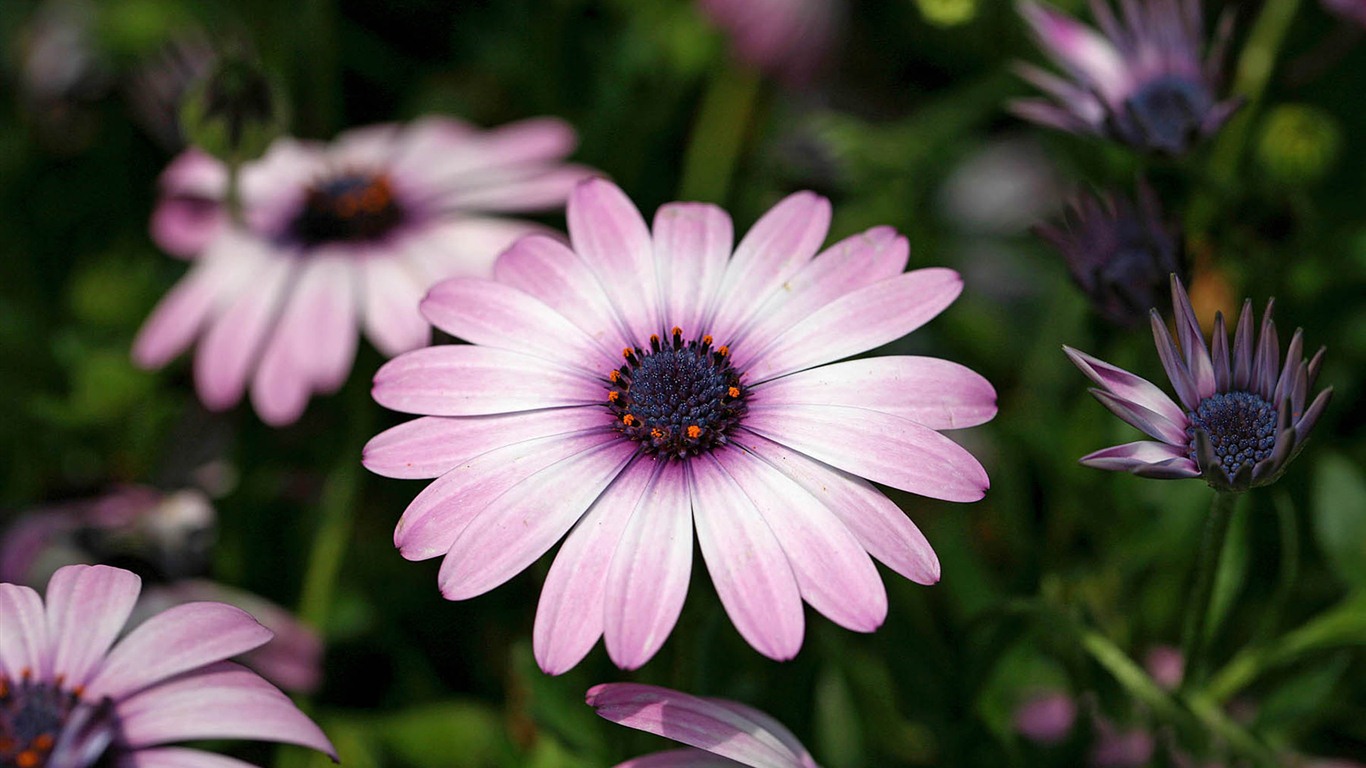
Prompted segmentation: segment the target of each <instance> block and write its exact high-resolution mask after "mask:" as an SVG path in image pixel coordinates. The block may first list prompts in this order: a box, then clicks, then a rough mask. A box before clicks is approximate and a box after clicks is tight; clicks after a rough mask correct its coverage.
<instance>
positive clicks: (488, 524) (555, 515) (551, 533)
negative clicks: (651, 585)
mask: <svg viewBox="0 0 1366 768" xmlns="http://www.w3.org/2000/svg"><path fill="white" fill-rule="evenodd" d="M635 448H636V446H635V445H634V444H633V443H631V442H630V441H628V440H612V441H610V442H608V443H606V444H604V445H602V446H600V447H597V448H591V449H589V450H586V451H584V452H583V453H580V454H579V455H577V456H573V457H571V458H568V459H564V460H563V461H560V462H558V463H556V464H552V465H551V466H549V467H546V468H545V469H543V470H541V471H540V472H537V473H536V474H534V475H532V476H531V477H528V478H527V479H526V480H523V481H522V482H521V483H519V484H517V485H515V486H513V487H512V488H510V489H508V491H507V492H506V493H504V494H503V495H502V496H499V497H498V498H496V499H494V500H493V501H491V502H489V505H488V506H487V507H485V508H484V509H483V510H482V511H481V512H479V514H477V515H476V516H475V517H474V519H473V520H471V521H470V523H469V525H467V526H465V529H464V530H463V531H461V532H460V535H459V536H457V537H456V539H455V542H454V543H453V544H451V549H450V551H449V552H447V553H446V559H445V560H444V561H442V563H441V573H440V575H439V577H438V579H439V581H440V584H441V594H442V595H443V596H445V597H446V599H447V600H467V599H469V598H471V597H477V596H478V595H482V594H484V593H485V592H488V591H489V590H491V589H494V588H495V587H498V586H500V585H502V584H503V583H504V582H506V581H507V580H508V579H511V578H512V577H513V576H516V575H517V574H519V573H521V572H522V571H523V570H524V569H525V568H526V567H527V566H529V565H531V564H532V563H533V562H535V561H536V559H537V558H539V557H540V556H541V555H543V554H545V552H546V550H548V549H550V548H551V547H552V546H554V544H555V542H557V541H559V540H560V539H561V538H563V537H564V535H565V533H566V532H568V530H569V528H570V526H572V525H574V523H575V521H577V520H578V519H579V518H580V517H582V516H583V513H584V512H585V511H586V510H587V509H588V507H589V506H591V505H592V504H593V502H594V501H596V500H597V498H598V496H600V495H601V494H602V492H603V490H604V489H606V488H607V486H608V484H610V483H611V482H612V480H614V479H615V478H616V477H617V475H618V474H620V473H621V470H622V468H624V467H625V466H626V463H627V461H629V460H630V459H631V457H632V456H633V455H634V454H635Z"/></svg>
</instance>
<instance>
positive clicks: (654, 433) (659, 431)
mask: <svg viewBox="0 0 1366 768" xmlns="http://www.w3.org/2000/svg"><path fill="white" fill-rule="evenodd" d="M650 437H653V438H654V439H656V440H658V439H660V438H661V437H664V430H662V429H660V428H659V427H655V428H654V429H652V430H650Z"/></svg>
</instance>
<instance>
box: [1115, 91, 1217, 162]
mask: <svg viewBox="0 0 1366 768" xmlns="http://www.w3.org/2000/svg"><path fill="white" fill-rule="evenodd" d="M1125 106H1126V107H1127V108H1128V111H1129V113H1130V115H1132V116H1133V119H1134V122H1135V123H1136V124H1137V126H1138V129H1139V130H1140V131H1142V133H1143V135H1144V139H1145V140H1146V141H1147V144H1148V146H1150V147H1153V148H1155V149H1161V150H1164V151H1167V152H1172V153H1181V152H1184V151H1185V150H1186V148H1187V147H1188V146H1190V144H1191V142H1192V141H1193V140H1194V139H1195V138H1196V137H1197V136H1198V135H1199V133H1200V125H1201V123H1202V122H1203V121H1204V119H1205V116H1206V115H1207V114H1208V113H1209V110H1210V107H1211V103H1210V95H1209V92H1208V90H1206V89H1205V87H1204V86H1203V85H1202V84H1201V83H1199V82H1198V81H1196V80H1194V79H1192V78H1185V77H1179V76H1176V75H1167V76H1164V77H1159V78H1156V79H1154V80H1152V81H1150V82H1148V83H1145V84H1144V85H1143V86H1142V87H1140V88H1139V89H1138V90H1137V91H1136V92H1135V93H1134V95H1132V96H1130V97H1129V99H1128V101H1126V102H1125Z"/></svg>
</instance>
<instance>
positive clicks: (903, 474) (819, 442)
mask: <svg viewBox="0 0 1366 768" xmlns="http://www.w3.org/2000/svg"><path fill="white" fill-rule="evenodd" d="M745 427H746V428H747V429H749V430H751V431H753V432H756V433H758V434H760V435H762V436H764V437H767V438H769V439H770V440H773V441H774V442H777V443H782V444H783V445H786V446H789V447H791V448H795V449H796V450H798V451H801V452H802V453H805V454H806V455H808V456H810V457H812V458H814V459H817V460H819V461H823V462H825V463H827V464H830V465H832V466H835V467H838V468H840V469H843V470H845V471H846V472H851V473H853V474H856V475H858V476H860V477H866V478H868V479H869V480H872V481H873V482H876V483H882V484H883V485H890V486H892V487H893V488H900V489H901V490H903V491H910V492H911V493H918V494H920V495H921V496H929V497H930V498H933V499H943V500H945V501H976V500H978V499H980V498H982V497H983V496H984V495H985V492H986V489H987V487H988V486H989V484H990V482H989V481H988V480H987V473H986V470H984V469H982V465H981V464H979V463H978V462H977V459H975V458H973V456H972V454H970V453H968V452H967V450H965V449H964V448H963V447H962V446H960V445H958V444H957V443H955V442H953V441H952V440H950V439H948V438H947V437H944V436H943V435H941V434H939V433H938V432H935V431H934V430H932V429H930V428H928V427H924V426H921V425H920V424H917V423H915V422H913V421H908V420H906V419H902V418H899V417H897V416H891V415H888V414H884V413H879V412H877V411H870V410H868V409H866V408H850V407H848V406H836V405H824V406H816V405H802V406H773V407H771V408H770V407H761V406H758V405H756V406H753V407H751V408H750V412H749V415H748V416H747V417H746V419H745Z"/></svg>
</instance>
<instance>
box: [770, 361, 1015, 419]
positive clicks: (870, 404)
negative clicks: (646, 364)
mask: <svg viewBox="0 0 1366 768" xmlns="http://www.w3.org/2000/svg"><path fill="white" fill-rule="evenodd" d="M750 402H751V403H753V404H763V405H826V404H828V405H848V406H854V407H859V408H868V409H870V410H874V411H879V412H881V413H890V414H892V415H893V416H899V417H901V418H903V419H910V420H911V421H914V422H916V423H917V424H921V425H924V426H926V427H929V428H930V429H962V428H963V427H975V426H977V425H978V424H984V423H986V422H988V421H991V419H992V417H994V416H995V415H996V390H995V389H994V388H992V386H991V383H990V382H988V381H987V380H986V379H984V378H982V376H980V375H979V374H977V373H974V372H972V371H971V370H969V369H968V368H966V367H964V366H961V365H959V364H957V363H951V362H949V361H947V360H940V359H938V358H934V357H910V356H896V357H871V358H865V359H862V360H850V361H848V362H844V363H835V364H833V365H824V366H821V367H820V368H811V369H809V370H805V371H799V372H797V373H794V374H792V375H791V376H784V377H783V378H781V379H775V380H773V381H769V382H765V383H764V384H761V385H759V386H757V387H755V388H754V391H753V394H752V395H751V399H750Z"/></svg>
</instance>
